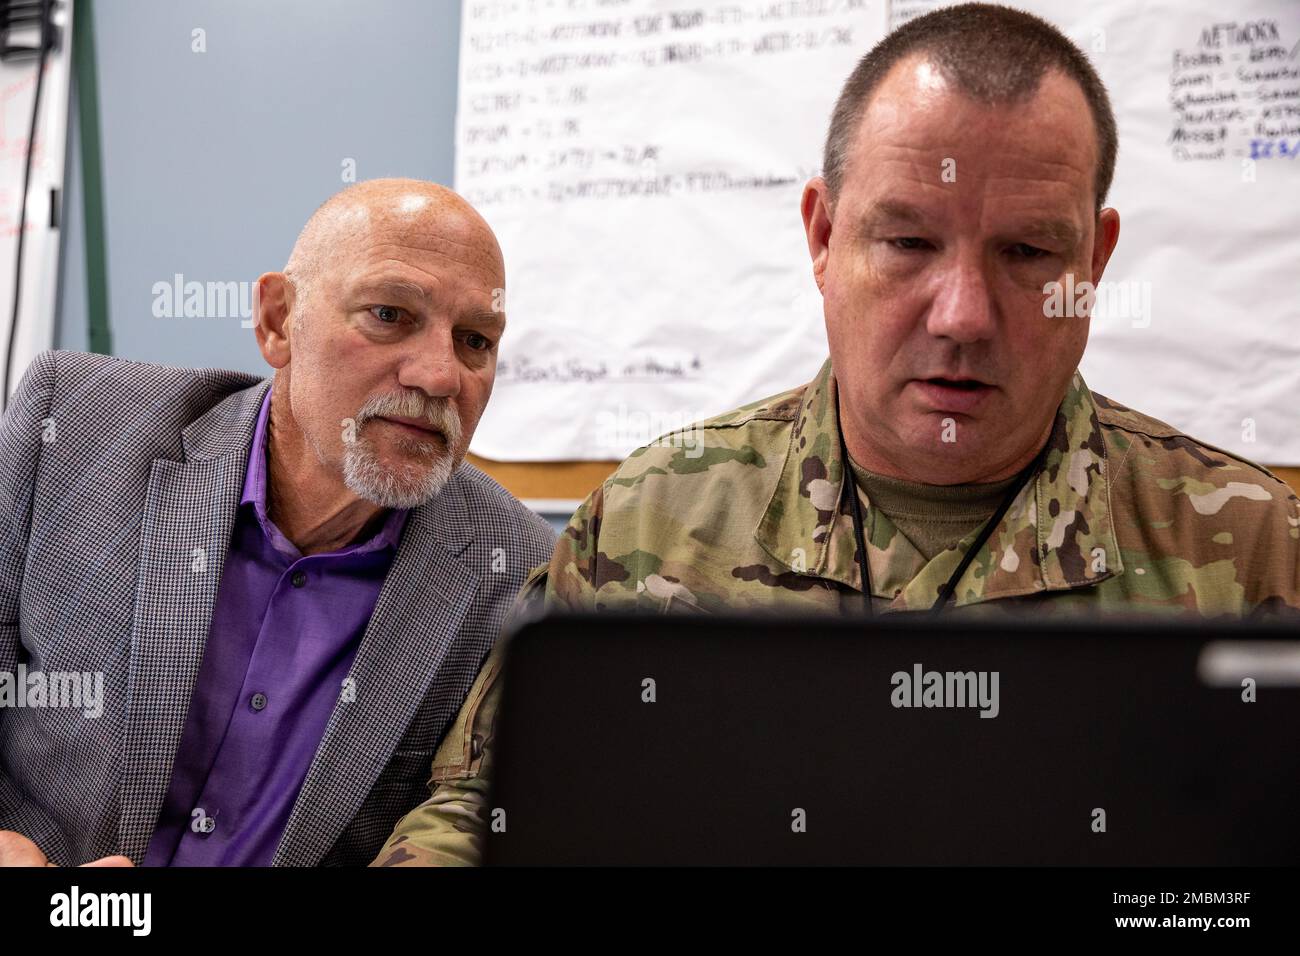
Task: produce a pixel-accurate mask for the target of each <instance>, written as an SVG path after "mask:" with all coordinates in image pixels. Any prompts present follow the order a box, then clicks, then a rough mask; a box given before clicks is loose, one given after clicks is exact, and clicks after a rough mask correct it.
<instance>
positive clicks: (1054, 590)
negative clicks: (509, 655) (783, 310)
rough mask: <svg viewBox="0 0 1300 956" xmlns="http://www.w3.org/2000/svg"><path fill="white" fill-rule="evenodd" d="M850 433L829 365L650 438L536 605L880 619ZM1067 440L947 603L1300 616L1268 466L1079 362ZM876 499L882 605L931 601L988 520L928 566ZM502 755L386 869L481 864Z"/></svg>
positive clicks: (485, 679)
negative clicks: (863, 550)
mask: <svg viewBox="0 0 1300 956" xmlns="http://www.w3.org/2000/svg"><path fill="white" fill-rule="evenodd" d="M837 429H838V422H837V418H836V404H835V378H834V375H833V373H832V370H831V367H830V363H829V362H827V363H826V365H825V366H823V368H822V370H821V372H820V373H819V374H818V376H817V378H815V379H814V380H813V381H812V382H811V383H809V384H808V385H806V386H804V387H802V388H797V389H794V390H792V391H789V392H785V393H783V394H780V395H777V396H775V397H773V398H770V399H766V400H764V401H761V402H755V403H753V404H751V405H746V406H745V407H743V408H740V409H737V410H735V411H733V412H730V413H727V414H725V415H720V416H718V417H716V418H712V419H709V420H708V421H705V422H702V423H700V424H698V425H696V426H692V427H690V428H687V429H684V430H682V431H680V432H675V433H672V434H670V435H666V436H664V437H663V438H661V439H659V440H658V441H657V442H655V443H653V444H652V445H650V446H647V447H645V448H641V449H639V450H637V451H636V452H634V453H633V454H632V455H631V456H630V457H629V458H628V459H627V460H626V461H625V462H623V464H622V465H621V466H620V467H619V468H618V470H617V471H615V473H614V474H613V475H612V476H610V478H609V479H608V480H607V481H606V482H605V483H604V484H603V485H602V486H601V487H600V488H598V489H597V490H596V491H595V492H593V493H592V495H591V496H590V497H589V498H588V499H587V500H586V502H584V503H583V505H582V506H581V507H580V508H579V509H578V511H577V512H576V513H575V514H574V515H573V518H572V520H571V521H570V522H569V525H568V527H567V528H566V530H565V531H564V533H563V534H562V535H561V536H560V541H559V543H558V544H557V545H556V548H555V554H554V557H553V558H552V560H551V563H550V565H549V567H546V568H541V569H537V571H535V572H534V574H533V575H532V576H531V577H530V579H529V582H528V583H527V584H525V586H524V592H523V594H522V596H521V610H522V612H523V613H537V612H539V611H606V610H619V611H631V610H636V611H642V612H656V613H678V612H681V613H710V612H713V613H718V612H724V611H740V612H750V611H777V610H779V611H783V612H787V613H805V612H807V613H829V614H842V613H850V614H856V613H861V609H862V595H861V581H860V574H859V571H858V566H857V562H856V560H855V554H856V545H855V542H854V534H853V523H852V514H851V509H850V508H848V507H845V505H846V504H847V500H848V499H847V497H846V496H844V495H842V491H843V488H842V484H841V483H842V482H843V481H844V480H845V473H846V468H845V463H844V462H843V461H842V460H841V457H840V449H839V439H838V431H837ZM1048 445H1049V447H1048V451H1047V455H1046V457H1045V459H1044V463H1043V467H1042V468H1041V470H1040V471H1039V472H1038V474H1037V475H1036V477H1034V478H1033V479H1031V480H1030V481H1029V483H1028V484H1027V485H1026V486H1025V487H1024V489H1023V490H1022V491H1021V493H1020V495H1019V496H1018V497H1017V498H1016V500H1015V502H1014V503H1013V504H1012V506H1011V508H1010V510H1009V511H1008V512H1007V514H1006V516H1005V517H1004V518H1003V520H1002V522H1001V523H1000V525H999V526H998V528H997V529H996V530H995V531H994V532H993V534H992V536H991V537H990V538H989V540H988V542H987V544H986V545H985V546H984V548H983V549H981V551H980V553H979V554H977V555H976V557H975V559H974V561H973V562H972V563H971V565H970V566H969V568H967V570H966V573H965V574H964V575H963V576H962V579H961V581H960V582H959V584H958V587H957V589H956V592H955V594H954V595H953V599H952V602H951V605H950V607H949V608H948V609H947V610H946V612H945V613H946V614H950V615H962V616H964V617H974V616H988V615H996V614H1025V613H1029V614H1033V615H1034V616H1035V617H1036V618H1042V617H1043V616H1044V615H1053V616H1065V615H1069V616H1076V617H1077V616H1084V617H1093V616H1098V615H1107V614H1115V615H1124V616H1132V615H1154V616H1158V617H1171V616H1177V615H1190V616H1194V617H1198V618H1224V619H1237V618H1254V619H1266V618H1272V617H1280V616H1289V615H1291V614H1297V613H1298V612H1300V499H1297V498H1296V496H1295V494H1294V493H1292V492H1291V490H1290V489H1289V487H1288V486H1287V485H1286V484H1285V483H1284V482H1282V481H1281V480H1280V479H1278V478H1276V477H1275V476H1273V475H1272V474H1270V473H1269V472H1268V471H1267V470H1265V469H1264V468H1261V467H1260V466H1258V465H1255V464H1253V463H1251V462H1250V461H1247V460H1245V459H1243V458H1239V457H1238V456H1236V455H1233V454H1231V453H1229V452H1226V451H1223V450H1221V449H1218V448H1214V447H1212V446H1210V445H1206V444H1204V443H1202V442H1199V441H1196V440H1195V439H1192V438H1189V437H1187V436H1186V435H1183V434H1182V433H1181V432H1179V431H1178V430H1177V429H1175V428H1172V427H1170V426H1169V425H1166V424H1165V423H1163V422H1160V421H1157V420H1155V419H1153V418H1150V417H1148V416H1146V415H1143V414H1141V413H1139V412H1136V411H1133V410H1132V409H1128V408H1125V407H1124V406H1122V405H1119V404H1117V403H1115V402H1112V401H1110V400H1108V399H1106V398H1104V397H1103V396H1101V395H1098V394H1094V393H1092V392H1091V391H1089V389H1088V388H1087V386H1086V385H1085V384H1084V382H1083V379H1082V377H1081V376H1080V375H1078V374H1077V373H1076V374H1075V376H1074V379H1073V381H1072V383H1071V385H1070V388H1069V390H1068V391H1067V393H1066V395H1065V398H1064V400H1063V401H1062V402H1061V405H1060V407H1059V409H1058V412H1057V417H1056V423H1055V426H1054V428H1053V431H1052V434H1051V438H1050V439H1049V442H1048ZM860 497H861V500H862V503H863V508H864V512H863V517H864V524H865V531H866V540H867V551H868V559H869V562H870V569H871V583H872V603H873V610H875V611H876V612H877V613H882V614H893V613H902V612H909V611H918V610H927V609H929V607H930V606H931V604H932V603H933V602H934V600H935V598H936V596H937V595H938V592H939V588H940V587H942V585H943V584H944V583H945V582H946V581H947V580H948V578H949V577H950V576H951V574H952V572H953V571H954V570H955V569H956V566H957V565H958V563H959V562H960V561H961V558H962V556H963V555H964V553H965V551H966V549H967V548H968V547H969V546H970V544H971V543H972V542H973V541H974V539H975V538H976V536H977V534H978V530H976V531H973V532H972V533H971V534H970V535H968V536H967V537H966V538H964V539H963V540H962V541H961V542H959V543H958V544H957V545H956V546H955V547H954V548H950V549H948V550H946V551H942V552H940V553H939V554H937V555H935V557H934V558H933V559H932V560H930V561H926V560H925V558H924V557H923V556H922V555H921V554H920V553H919V552H918V551H917V550H916V548H915V547H913V546H912V544H911V542H909V541H908V540H907V539H906V538H905V537H904V536H903V535H901V534H900V533H899V532H898V531H897V529H896V528H895V527H894V525H893V524H892V522H890V520H889V519H888V518H887V517H886V516H885V515H884V514H882V513H880V512H879V511H878V510H875V509H872V508H871V503H870V501H869V500H868V499H867V498H866V497H865V496H860ZM499 653H500V648H498V650H497V651H495V652H494V656H495V655H497V654H499ZM495 674H496V668H495V667H493V668H492V669H491V671H490V672H489V669H488V668H486V667H485V669H484V673H483V674H481V675H480V678H479V684H478V685H476V687H475V690H474V691H473V692H472V693H471V701H473V700H474V699H475V698H478V699H480V700H483V701H486V702H487V706H483V705H480V706H478V707H477V708H476V709H475V710H473V711H472V712H471V711H470V705H469V704H467V705H466V712H465V713H463V714H462V723H465V721H466V720H468V722H469V723H468V725H467V727H468V729H469V732H470V733H471V735H472V734H478V735H479V736H481V737H482V738H483V739H484V740H485V741H486V742H487V745H486V747H485V750H488V751H490V740H491V729H490V717H491V714H492V713H493V712H494V709H495V705H494V703H493V702H494V700H495V697H496V696H497V695H498V694H499V692H500V688H499V682H498V681H496V679H495ZM449 739H450V738H449ZM462 743H463V742H462ZM462 751H463V752H464V755H467V754H468V751H464V748H463V747H462ZM439 756H440V757H441V756H442V754H440V755H439ZM487 766H488V761H487V759H486V758H480V760H479V762H478V763H477V764H472V763H471V762H470V761H469V760H468V759H464V760H462V764H461V765H459V766H458V768H457V774H460V776H457V775H451V776H445V777H444V778H441V779H440V778H439V776H438V774H437V773H436V772H435V776H434V780H433V781H431V784H439V785H438V786H437V789H436V790H433V791H432V792H433V798H432V799H431V800H429V801H428V802H426V803H424V804H422V805H421V806H420V807H418V808H416V809H415V810H414V811H412V812H411V814H409V815H408V816H407V817H406V818H405V819H404V820H403V821H402V822H401V823H400V824H399V826H398V828H397V831H396V832H395V833H394V835H393V837H392V838H391V839H390V841H389V843H388V845H386V846H385V848H384V850H383V851H382V852H381V853H380V856H379V859H378V860H377V861H376V863H377V864H381V865H394V864H399V863H404V862H405V863H411V864H420V863H426V864H427V863H441V862H452V861H455V862H474V860H475V859H476V856H475V854H476V853H477V852H478V848H479V847H481V840H482V839H483V836H482V834H483V833H484V830H485V826H486V821H487V819H488V808H487V806H486V802H485V791H486V787H485V779H484V778H485V777H486V775H487V770H486V769H485V768H486V767H487ZM461 828H469V829H468V831H466V830H464V829H461ZM475 828H477V829H475Z"/></svg>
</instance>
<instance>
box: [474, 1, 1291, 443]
mask: <svg viewBox="0 0 1300 956" xmlns="http://www.w3.org/2000/svg"><path fill="white" fill-rule="evenodd" d="M945 5H948V4H947V3H946V2H936V0H894V2H893V3H888V4H887V3H885V2H884V0H879V2H854V0H734V2H727V0H719V2H714V3H707V4H706V3H695V4H690V3H686V2H682V0H466V2H465V4H464V16H463V35H462V40H461V67H460V69H461V84H460V112H459V118H458V124H457V127H458V128H457V164H456V186H457V188H458V189H459V190H460V191H461V192H462V193H463V194H464V195H465V196H466V197H467V198H469V200H470V201H471V202H473V203H474V204H475V205H476V206H477V207H478V208H479V209H480V210H482V212H483V214H484V215H485V216H486V218H487V219H488V221H489V222H490V223H491V224H492V225H493V227H494V228H495V229H496V231H497V234H498V236H499V237H500V239H501V242H502V247H503V250H504V252H505V256H506V265H507V294H506V312H507V316H508V322H509V326H508V332H507V335H506V339H505V341H504V343H503V347H502V353H501V363H500V366H499V369H498V387H497V390H496V392H495V393H494V396H493V400H492V404H491V405H490V406H489V409H488V412H487V414H486V415H485V416H484V419H483V422H482V423H481V425H480V429H479V432H478V434H477V435H476V438H475V451H477V452H479V453H480V454H483V455H485V456H487V457H493V458H502V459H511V460H548V459H561V458H618V457H621V456H623V455H625V454H626V453H627V452H628V451H630V450H631V449H632V448H633V447H635V446H636V445H638V444H641V443H644V442H645V441H648V440H650V439H653V438H655V437H656V434H649V433H646V432H645V431H644V430H643V429H642V430H639V426H637V427H632V426H631V425H630V424H629V423H633V422H645V421H647V420H648V421H651V422H653V423H654V424H653V426H651V427H654V428H657V427H659V426H660V425H662V424H664V423H665V422H680V423H681V424H687V423H689V422H690V421H692V420H694V419H697V418H703V417H707V416H709V415H712V414H716V413H718V412H721V411H724V410H726V409H728V408H731V407H735V406H738V405H741V404H744V403H746V402H750V401H754V400H756V399H759V398H762V397H764V396H767V395H770V394H773V393H775V392H778V391H780V390H782V389H785V388H788V387H791V386H794V385H796V384H799V383H800V382H802V381H805V380H807V379H808V378H810V377H811V376H812V375H813V373H814V372H815V371H816V369H817V367H818V365H819V364H820V362H821V360H822V359H823V358H824V356H825V354H826V341H825V335H824V329H823V323H822V317H821V299H820V296H819V295H818V293H817V290H816V288H815V286H814V285H813V283H812V280H811V276H810V272H809V266H808V261H807V250H806V246H805V243H804V237H803V234H802V231H801V228H800V222H799V211H798V202H799V194H800V191H801V189H802V186H803V184H804V182H805V181H806V180H807V179H808V178H809V177H810V176H811V175H813V174H815V173H816V172H817V170H818V167H819V165H820V157H821V147H822V143H823V139H824V137H825V133H826V126H827V122H828V120H829V116H830V111H831V108H832V105H833V103H834V99H835V97H836V96H837V95H838V92H839V89H840V86H841V85H842V83H843V81H844V79H845V78H846V77H847V75H848V74H849V72H850V71H851V70H852V68H853V66H854V64H855V63H856V62H857V60H858V59H859V58H860V57H861V56H862V55H863V54H865V53H866V52H867V51H868V50H869V49H870V48H871V46H872V45H873V44H874V43H875V42H876V41H877V40H878V39H879V38H880V37H881V36H883V35H884V32H885V29H886V24H887V23H888V24H889V25H890V26H897V25H899V24H902V23H904V22H906V21H908V20H910V19H913V18H915V17H916V16H919V15H921V14H923V13H925V12H927V11H928V10H930V9H934V8H937V7H940V6H945ZM1015 5H1016V6H1018V7H1022V8H1024V9H1026V10H1028V11H1029V12H1031V13H1035V14H1037V15H1039V16H1042V17H1043V18H1044V19H1046V20H1048V21H1049V22H1051V23H1053V24H1055V25H1056V26H1057V27H1058V28H1059V29H1061V30H1062V32H1064V33H1065V34H1066V35H1067V36H1068V37H1070V38H1071V39H1072V40H1073V41H1074V42H1075V43H1076V44H1078V45H1079V46H1080V48H1081V49H1083V51H1084V52H1085V53H1086V54H1087V55H1088V57H1089V58H1090V60H1091V61H1092V62H1093V64H1094V66H1095V67H1096V69H1097V71H1098V73H1099V74H1100V75H1101V77H1102V80H1103V81H1104V82H1105V84H1106V86H1107V88H1108V90H1109V91H1110V98H1111V102H1112V105H1113V107H1114V110H1115V113H1116V117H1117V120H1118V124H1119V131H1120V151H1119V162H1118V165H1117V168H1116V175H1115V182H1114V186H1113V188H1112V190H1111V195H1110V197H1109V200H1108V204H1109V205H1112V206H1114V207H1115V208H1116V209H1118V210H1119V211H1120V214H1121V219H1122V229H1121V240H1120V243H1119V246H1118V248H1117V250H1116V252H1115V255H1114V256H1113V257H1112V259H1111V261H1110V264H1109V266H1108V267H1107V269H1106V273H1105V276H1104V281H1103V284H1102V286H1101V287H1100V288H1099V289H1098V297H1097V306H1096V308H1095V310H1094V313H1093V317H1092V320H1091V332H1090V339H1089V346H1088V351H1087V353H1086V355H1085V357H1084V360H1083V363H1082V368H1083V372H1084V375H1085V377H1086V378H1087V380H1088V382H1089V384H1090V385H1092V386H1093V387H1094V388H1096V389H1097V390H1098V391H1101V392H1103V393H1104V394H1108V395H1110V396H1111V397H1113V398H1115V399H1116V400H1118V401H1121V402H1123V403H1124V404H1127V405H1131V406H1133V407H1135V408H1138V409H1140V410H1142V411H1144V412H1147V413H1149V414H1151V415H1153V416H1155V417H1157V418H1160V419H1163V420H1165V421H1168V422H1170V423H1172V424H1174V425H1176V426H1178V427H1179V428H1181V429H1183V430H1185V431H1187V432H1188V433H1190V434H1192V435H1194V436H1196V437H1198V438H1201V439H1203V440H1205V441H1208V442H1211V443H1213V444H1215V445H1219V446H1221V447H1225V448H1228V449H1230V450H1232V451H1235V452H1237V453H1239V454H1242V455H1244V456H1246V457H1249V458H1252V459H1255V460H1257V461H1267V462H1270V463H1275V464H1300V429H1298V428H1297V427H1296V425H1295V411H1294V410H1295V408H1296V401H1297V398H1296V396H1297V395H1300V336H1297V335H1296V329H1298V328H1300V300H1297V297H1296V295H1295V291H1296V288H1297V287H1296V275H1297V274H1298V271H1300V238H1297V237H1296V235H1295V227H1294V218H1295V211H1296V209H1297V208H1300V162H1295V161H1294V160H1295V157H1296V154H1297V153H1298V152H1300V52H1298V50H1300V6H1298V5H1297V4H1296V3H1295V2H1294V0H1240V2H1239V3H1236V4H1234V5H1233V7H1232V9H1231V11H1230V12H1225V10H1224V8H1223V6H1222V4H1220V3H1218V2H1216V0H1147V2H1144V3H1142V4H1136V3H1133V2H1131V0H1092V2H1090V3H1089V4H1086V5H1080V4H1078V3H1077V2H1075V0H1017V2H1016V4H1015ZM624 426H627V427H624ZM663 430H667V428H664V429H663Z"/></svg>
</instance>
